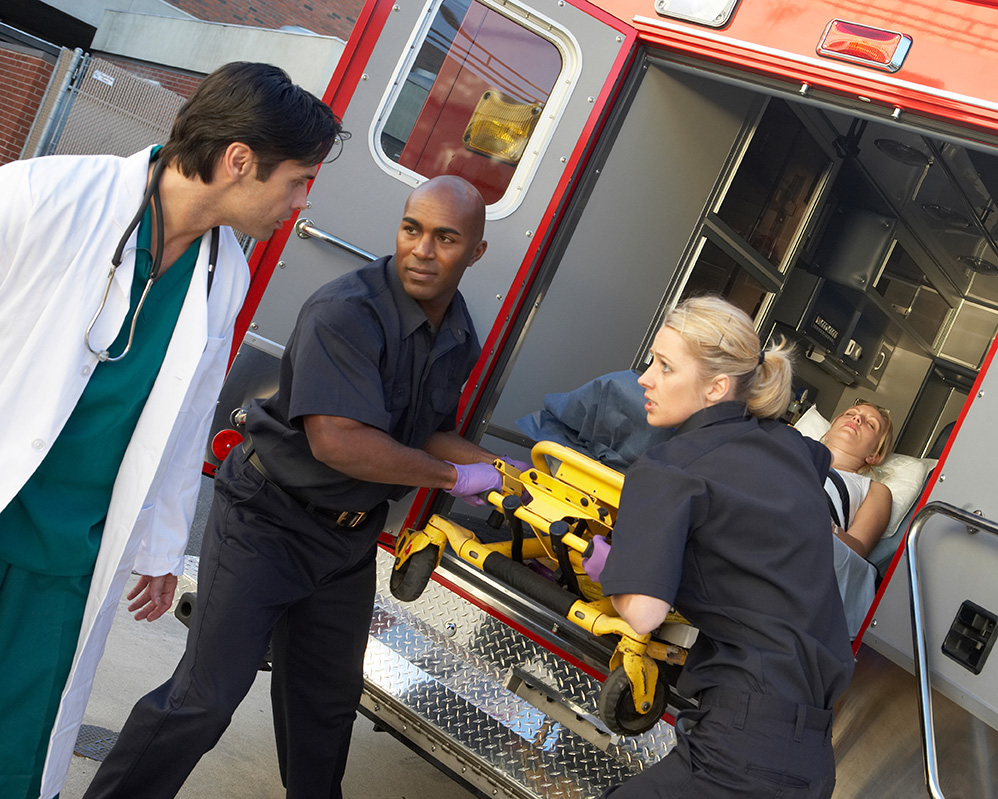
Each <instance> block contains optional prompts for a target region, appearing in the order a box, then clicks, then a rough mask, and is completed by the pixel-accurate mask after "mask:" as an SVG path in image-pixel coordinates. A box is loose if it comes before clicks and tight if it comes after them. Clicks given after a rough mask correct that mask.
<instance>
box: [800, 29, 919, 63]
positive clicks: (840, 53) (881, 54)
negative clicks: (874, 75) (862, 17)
mask: <svg viewBox="0 0 998 799" xmlns="http://www.w3.org/2000/svg"><path fill="white" fill-rule="evenodd" d="M910 47H911V37H910V36H908V35H907V34H904V33H896V32H895V31H886V30H881V29H880V28H870V27H867V26H866V25H858V24H856V23H855V22H845V21H843V20H841V19H833V20H832V21H831V22H830V23H828V27H827V28H825V33H824V35H823V36H822V37H821V41H820V42H819V43H818V55H823V56H827V57H829V58H838V59H841V60H843V61H851V62H853V63H854V64H865V65H866V66H869V67H875V68H877V69H884V70H887V71H888V72H897V71H898V70H899V69H901V64H902V63H903V62H904V58H905V56H906V55H908V49H909V48H910Z"/></svg>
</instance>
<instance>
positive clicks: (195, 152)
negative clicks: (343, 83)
mask: <svg viewBox="0 0 998 799" xmlns="http://www.w3.org/2000/svg"><path fill="white" fill-rule="evenodd" d="M340 131H341V125H340V121H339V120H338V119H337V118H336V115H335V114H333V112H332V110H331V109H330V108H329V106H327V105H326V104H325V103H323V102H322V101H321V100H320V99H319V98H318V97H315V96H314V95H312V94H310V93H309V92H307V91H305V90H304V89H302V88H301V87H300V86H296V85H295V84H294V83H292V82H291V78H290V77H288V74H287V73H286V72H285V71H284V70H283V69H281V68H280V67H275V66H273V65H271V64H254V63H249V62H245V61H237V62H233V63H231V64H226V65H225V66H223V67H219V68H218V69H216V70H215V71H214V72H212V73H211V74H210V75H209V76H208V77H206V78H205V79H204V81H202V83H201V85H200V86H198V88H197V90H196V91H195V92H194V94H193V95H191V98H190V99H189V100H188V101H187V102H186V103H184V105H183V107H181V109H180V111H179V112H178V114H177V118H176V120H175V121H174V123H173V130H172V131H171V132H170V140H169V141H168V142H167V143H166V145H165V146H164V147H163V149H162V150H161V151H160V158H162V159H164V160H165V161H166V162H167V163H172V162H176V164H177V166H178V167H179V169H180V171H181V173H182V174H183V175H184V176H185V177H188V178H193V177H195V176H199V177H200V178H201V180H202V181H204V182H205V183H210V182H211V180H212V177H213V176H214V173H215V166H216V164H217V163H218V159H219V158H221V157H222V154H223V153H224V152H225V149H226V148H227V147H228V146H229V145H230V144H232V142H242V143H243V144H246V145H248V146H249V147H251V148H252V149H253V152H254V153H255V154H256V157H257V173H256V177H257V179H259V180H266V179H267V178H268V177H270V174H271V173H272V172H273V171H274V169H275V168H276V167H277V165H278V164H280V163H281V162H282V161H298V162H300V163H303V164H318V163H319V162H321V161H323V160H324V159H325V158H326V156H327V155H328V154H329V151H330V150H331V149H332V147H333V144H334V142H335V141H336V138H337V137H338V136H339V134H340Z"/></svg>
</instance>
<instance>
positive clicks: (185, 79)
mask: <svg viewBox="0 0 998 799" xmlns="http://www.w3.org/2000/svg"><path fill="white" fill-rule="evenodd" d="M94 55H99V56H100V57H101V58H103V59H104V60H105V61H111V62H112V63H114V64H117V65H118V66H119V67H121V68H122V69H127V70H128V71H129V72H131V73H132V74H133V75H138V76H139V77H140V78H146V79H147V80H154V81H156V82H158V83H159V84H160V85H161V86H162V87H163V88H164V89H169V90H170V91H171V92H174V93H176V94H179V95H180V96H181V97H184V98H188V97H190V96H191V95H192V94H194V90H195V89H196V88H197V87H198V86H199V85H201V81H202V80H204V75H196V74H194V73H190V72H178V71H176V70H173V69H170V68H169V67H161V66H159V65H157V64H149V63H147V62H145V61H135V60H133V59H131V58H123V57H121V56H116V55H110V54H109V53H95V54H94Z"/></svg>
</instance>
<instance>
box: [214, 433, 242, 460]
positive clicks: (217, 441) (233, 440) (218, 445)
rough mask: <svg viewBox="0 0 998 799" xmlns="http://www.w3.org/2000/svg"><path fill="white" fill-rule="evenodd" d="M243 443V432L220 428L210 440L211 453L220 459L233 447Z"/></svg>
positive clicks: (223, 458)
mask: <svg viewBox="0 0 998 799" xmlns="http://www.w3.org/2000/svg"><path fill="white" fill-rule="evenodd" d="M242 443H243V434H242V433H240V432H239V431H238V430H220V431H219V432H217V433H216V434H215V437H214V438H213V439H212V440H211V454H212V455H214V456H215V457H216V458H218V459H219V460H220V461H224V460H225V456H226V455H228V454H229V452H231V451H232V450H233V449H234V448H236V447H238V446H239V445H240V444H242Z"/></svg>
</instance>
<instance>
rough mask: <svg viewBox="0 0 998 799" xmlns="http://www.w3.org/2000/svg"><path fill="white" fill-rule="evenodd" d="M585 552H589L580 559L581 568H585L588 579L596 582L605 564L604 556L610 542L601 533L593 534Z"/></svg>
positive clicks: (607, 553)
mask: <svg viewBox="0 0 998 799" xmlns="http://www.w3.org/2000/svg"><path fill="white" fill-rule="evenodd" d="M586 552H589V553H590V554H589V556H588V557H585V558H583V559H582V568H583V569H585V570H586V574H588V575H589V579H590V580H592V581H593V582H594V583H598V582H599V581H600V579H599V578H600V576H601V575H602V574H603V567H604V566H605V565H606V556H607V555H609V554H610V542H609V541H607V540H606V538H605V537H603V536H601V535H594V536H593V540H592V541H591V542H590V543H589V547H588V548H587V549H586Z"/></svg>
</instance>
